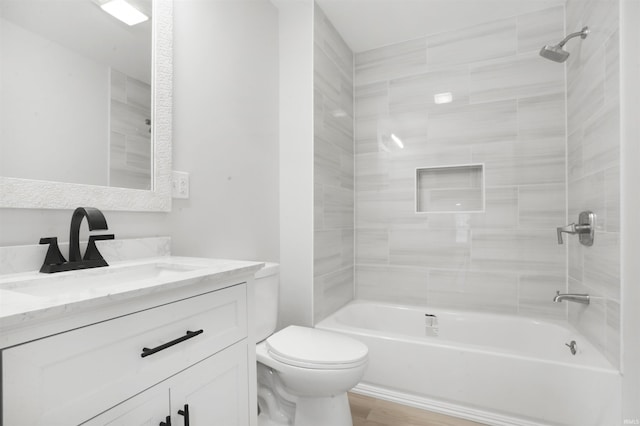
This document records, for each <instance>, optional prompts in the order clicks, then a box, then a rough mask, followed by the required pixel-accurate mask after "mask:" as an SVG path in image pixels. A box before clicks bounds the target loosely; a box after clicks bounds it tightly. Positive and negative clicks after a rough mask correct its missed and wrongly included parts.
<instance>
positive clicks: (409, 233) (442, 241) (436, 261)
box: [389, 228, 471, 269]
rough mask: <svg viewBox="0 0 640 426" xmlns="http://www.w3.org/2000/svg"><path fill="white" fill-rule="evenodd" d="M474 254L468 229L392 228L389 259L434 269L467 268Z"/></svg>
mask: <svg viewBox="0 0 640 426" xmlns="http://www.w3.org/2000/svg"><path fill="white" fill-rule="evenodd" d="M470 255H471V235H470V232H469V231H468V230H467V229H397V228H392V229H391V230H390V231H389V262H390V263H391V264H393V265H413V266H424V267H431V268H451V269H454V268H455V269H464V268H465V267H468V265H469V262H470Z"/></svg>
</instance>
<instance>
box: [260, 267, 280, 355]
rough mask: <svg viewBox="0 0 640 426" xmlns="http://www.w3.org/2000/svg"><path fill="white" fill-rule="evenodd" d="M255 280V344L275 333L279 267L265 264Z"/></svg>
mask: <svg viewBox="0 0 640 426" xmlns="http://www.w3.org/2000/svg"><path fill="white" fill-rule="evenodd" d="M255 278H256V281H255V285H254V288H255V298H256V300H255V306H256V315H255V319H256V342H260V341H262V340H264V339H266V338H267V337H269V336H270V335H272V334H273V333H274V332H275V331H276V325H277V321H278V290H279V287H280V265H279V264H277V263H266V264H265V266H264V267H263V268H262V269H260V270H259V271H258V272H256V275H255Z"/></svg>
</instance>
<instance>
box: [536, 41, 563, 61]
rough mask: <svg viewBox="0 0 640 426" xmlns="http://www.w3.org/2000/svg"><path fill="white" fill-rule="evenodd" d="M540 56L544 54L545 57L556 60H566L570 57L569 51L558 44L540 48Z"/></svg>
mask: <svg viewBox="0 0 640 426" xmlns="http://www.w3.org/2000/svg"><path fill="white" fill-rule="evenodd" d="M540 56H542V57H543V58H547V59H551V60H552V61H555V62H564V61H566V60H567V58H568V57H569V52H567V51H566V50H564V49H563V48H562V47H561V46H559V45H557V44H556V45H555V46H549V45H547V46H545V47H543V48H542V49H540Z"/></svg>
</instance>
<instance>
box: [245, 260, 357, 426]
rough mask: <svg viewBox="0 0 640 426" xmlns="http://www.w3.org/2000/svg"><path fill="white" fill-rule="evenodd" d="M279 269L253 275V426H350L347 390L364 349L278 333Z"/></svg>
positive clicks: (309, 331) (337, 340)
mask: <svg viewBox="0 0 640 426" xmlns="http://www.w3.org/2000/svg"><path fill="white" fill-rule="evenodd" d="M279 284H280V276H279V265H278V264H276V263H267V264H266V266H265V267H264V268H263V269H261V270H260V271H258V272H257V273H256V283H255V294H256V328H257V337H256V339H257V341H258V344H257V345H256V358H257V361H258V407H259V416H258V425H259V426H276V425H278V426H279V425H294V426H351V425H352V421H351V411H350V409H349V401H348V399H347V391H348V390H349V389H351V388H352V387H354V386H355V385H356V384H357V383H358V382H359V381H360V379H361V378H362V375H363V374H364V371H365V368H366V366H367V360H368V352H369V351H368V349H367V346H366V345H365V344H363V343H362V342H359V341H357V340H354V339H351V338H349V337H347V336H342V335H340V334H337V333H331V332H328V331H324V330H317V329H314V328H308V327H298V326H289V327H286V328H284V329H282V330H280V331H278V332H277V333H275V334H274V333H273V332H274V331H275V329H276V321H277V313H278V287H279Z"/></svg>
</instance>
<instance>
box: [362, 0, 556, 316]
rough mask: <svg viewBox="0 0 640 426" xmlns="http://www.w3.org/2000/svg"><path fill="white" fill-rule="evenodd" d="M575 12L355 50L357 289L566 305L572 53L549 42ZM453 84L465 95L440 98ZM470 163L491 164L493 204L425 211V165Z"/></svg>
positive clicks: (494, 303)
mask: <svg viewBox="0 0 640 426" xmlns="http://www.w3.org/2000/svg"><path fill="white" fill-rule="evenodd" d="M564 19H565V18H564V8H563V7H554V8H549V9H545V10H541V11H538V12H535V13H529V14H524V15H520V16H515V17H512V18H509V19H501V20H496V21H493V22H490V23H487V24H482V25H478V26H474V27H470V28H463V29H457V30H455V31H451V32H446V33H439V34H433V35H429V36H426V37H424V38H420V39H416V40H410V41H407V42H404V43H400V44H395V45H390V46H386V47H382V48H379V49H375V50H371V51H366V52H363V53H358V54H356V57H355V66H356V77H355V84H356V177H355V180H356V295H357V297H358V298H364V299H374V300H382V301H388V302H400V303H410V304H419V305H427V306H437V307H454V308H465V309H474V310H483V311H491V312H506V313H514V314H522V315H530V316H538V317H551V318H564V317H565V316H566V305H564V304H557V303H553V302H552V299H553V296H554V294H555V292H556V290H564V289H565V288H566V249H565V246H559V245H558V244H557V240H556V234H555V228H556V227H557V226H561V225H564V224H565V222H566V219H567V218H566V201H565V200H566V194H565V186H566V177H565V172H566V169H565V141H566V137H565V130H566V129H565V79H564V78H565V77H564V67H563V65H562V64H558V63H554V62H551V61H548V60H545V59H543V58H541V57H540V56H539V55H538V51H539V50H540V48H541V46H543V45H544V44H550V43H557V42H558V41H559V40H561V39H562V37H563V36H564ZM444 92H451V93H452V96H453V102H452V103H449V104H435V103H434V94H437V93H444ZM391 134H394V135H395V136H396V137H398V138H399V139H400V140H401V141H402V142H403V145H404V148H400V147H399V146H398V145H397V144H396V143H394V142H393V141H392V140H391V138H390V136H391ZM470 163H483V164H484V179H485V203H486V207H485V211H484V212H483V213H461V212H457V213H427V214H425V213H422V214H416V213H415V200H414V189H415V188H414V185H415V182H414V174H415V172H416V168H422V167H430V166H446V165H460V164H470ZM450 183H451V182H449V184H450ZM444 196H446V194H444ZM451 196H452V197H454V196H455V195H453V193H452V194H451ZM454 202H455V200H454Z"/></svg>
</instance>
